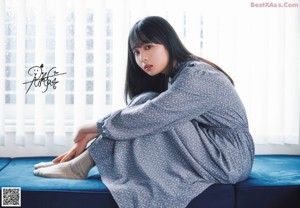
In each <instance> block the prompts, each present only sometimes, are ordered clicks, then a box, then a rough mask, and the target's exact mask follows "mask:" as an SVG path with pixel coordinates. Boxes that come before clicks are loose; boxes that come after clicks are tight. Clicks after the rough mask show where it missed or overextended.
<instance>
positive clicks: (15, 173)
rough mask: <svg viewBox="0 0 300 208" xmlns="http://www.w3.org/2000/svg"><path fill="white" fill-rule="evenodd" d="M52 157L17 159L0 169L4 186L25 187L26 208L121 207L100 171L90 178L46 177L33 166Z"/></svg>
mask: <svg viewBox="0 0 300 208" xmlns="http://www.w3.org/2000/svg"><path fill="white" fill-rule="evenodd" d="M52 159H53V158H50V157H44V158H43V157H38V158H15V159H13V160H12V161H11V162H10V163H9V165H8V166H6V167H5V168H4V169H3V170H2V171H1V172H0V186H1V187H21V191H22V199H21V200H22V201H21V203H22V207H95V205H97V206H99V207H112V208H113V207H117V205H116V203H115V201H114V200H113V198H112V196H111V194H110V193H109V191H108V189H107V188H106V186H105V185H104V184H103V183H102V182H101V179H100V177H99V174H98V171H97V170H96V169H95V168H93V169H92V170H91V171H90V173H89V178H88V179H86V180H69V179H53V178H42V177H37V176H34V175H33V165H34V164H36V163H39V162H42V161H50V160H52Z"/></svg>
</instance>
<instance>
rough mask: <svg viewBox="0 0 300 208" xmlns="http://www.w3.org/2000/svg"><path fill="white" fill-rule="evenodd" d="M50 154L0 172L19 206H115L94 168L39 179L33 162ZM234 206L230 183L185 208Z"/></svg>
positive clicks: (2, 184)
mask: <svg viewBox="0 0 300 208" xmlns="http://www.w3.org/2000/svg"><path fill="white" fill-rule="evenodd" d="M52 159H53V157H32V158H15V159H13V160H12V161H11V162H10V163H9V165H8V166H6V167H5V168H4V169H3V170H2V171H1V172H0V187H5V186H9V187H21V190H22V207H30V208H34V207H43V208H44V207H45V208H47V207H64V208H68V207H99V208H114V207H117V205H116V203H115V201H114V200H113V198H112V196H111V194H110V192H109V191H108V189H107V188H106V186H105V185H104V184H103V183H102V182H101V179H100V176H99V173H98V171H97V170H96V169H95V168H93V169H92V170H91V171H90V172H89V177H88V179H86V180H69V179H53V178H41V177H36V176H34V175H33V165H34V164H36V163H39V162H41V161H50V160H52ZM196 207H197V208H198V207H206V208H219V207H224V208H233V207H234V188H233V186H232V185H220V184H217V185H213V186H211V187H209V188H208V189H207V190H205V191H204V192H203V193H202V194H200V195H199V196H198V197H196V198H195V199H194V200H193V201H191V203H190V204H189V206H188V208H196Z"/></svg>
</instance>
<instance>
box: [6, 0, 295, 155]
mask: <svg viewBox="0 0 300 208" xmlns="http://www.w3.org/2000/svg"><path fill="white" fill-rule="evenodd" d="M279 3H280V1H279V2H278V3H277V4H278V7H274V5H273V7H267V6H264V7H263V6H260V7H259V5H256V6H253V5H252V2H241V1H234V0H231V1H226V2H223V1H215V2H207V1H197V2H196V1H194V0H187V1H184V2H171V1H167V0H165V1H161V0H160V1H158V0H145V1H138V0H126V1H124V0H113V1H105V0H101V1H97V0H56V1H51V0H22V1H18V0H0V43H2V44H0V56H1V57H2V58H0V65H1V68H0V105H1V106H2V107H0V156H34V155H57V154H60V153H61V152H62V151H65V150H67V149H68V148H69V147H70V145H72V133H73V132H74V131H76V128H77V127H78V126H79V125H81V124H83V123H85V122H91V121H93V122H95V121H96V120H97V119H100V118H101V117H103V116H105V115H106V114H108V113H110V112H111V111H114V110H116V109H119V108H122V107H124V102H123V87H124V78H125V66H126V55H127V54H126V53H127V48H126V47H127V35H128V32H129V30H130V28H131V26H132V25H133V24H134V23H135V22H136V21H137V20H139V19H141V18H143V17H145V16H147V15H160V16H162V17H165V18H166V19H168V20H169V22H170V23H171V24H172V25H173V26H174V28H175V30H176V31H177V33H178V34H179V36H180V38H181V39H182V41H183V42H184V44H185V45H186V46H187V48H188V49H189V50H191V51H192V52H193V53H195V54H197V55H200V56H203V57H204V58H207V59H209V60H211V61H213V62H215V63H216V64H218V65H219V66H221V67H222V68H223V69H224V70H225V71H226V72H228V73H229V74H230V75H231V76H232V78H233V79H234V80H235V83H236V89H237V91H238V92H239V94H240V95H241V98H242V100H243V102H244V104H245V107H246V110H247V113H248V117H249V123H250V128H251V132H252V133H253V136H254V139H255V142H256V143H257V144H281V145H284V144H293V145H298V144H299V131H300V130H299V126H300V121H299V120H300V119H299V118H300V111H299V108H300V90H299V89H300V87H299V81H300V70H299V68H300V61H299V58H298V57H300V40H299V39H300V28H299V27H300V24H299V21H300V12H299V10H300V2H299V1H295V2H290V3H286V4H285V2H284V1H282V5H283V7H279ZM157 5H159V6H157ZM195 5H199V6H197V8H196V7H195ZM42 64H43V65H42ZM41 66H43V67H41ZM31 67H35V68H34V69H39V70H43V72H49V76H50V75H54V74H53V73H54V71H56V73H57V74H61V75H57V76H50V77H49V79H50V80H52V81H53V80H54V78H56V81H58V82H57V83H56V84H55V86H53V85H48V88H47V90H46V86H45V85H43V83H42V84H41V86H39V85H38V82H37V84H36V86H34V84H33V85H32V86H31V87H30V81H31V80H32V79H33V77H34V76H32V75H33V74H32V72H33V71H31V75H30V73H29V69H30V68H31ZM41 68H42V69H41ZM53 68H54V69H53ZM51 69H52V71H51ZM51 73H52V74H51ZM26 82H29V83H27V84H23V83H26ZM29 87H30V89H29ZM27 90H28V92H27V93H26V91H27ZM45 90H46V91H45Z"/></svg>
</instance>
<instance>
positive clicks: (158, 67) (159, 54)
mask: <svg viewBox="0 0 300 208" xmlns="http://www.w3.org/2000/svg"><path fill="white" fill-rule="evenodd" d="M132 51H133V54H134V56H135V61H136V63H137V64H138V66H139V67H140V68H141V69H142V70H144V71H145V72H146V73H147V74H149V75H150V76H154V75H157V74H160V73H165V72H166V70H167V67H168V63H169V54H168V51H167V49H166V48H165V46H164V45H162V44H155V43H145V44H143V45H141V46H140V47H134V48H133V49H132Z"/></svg>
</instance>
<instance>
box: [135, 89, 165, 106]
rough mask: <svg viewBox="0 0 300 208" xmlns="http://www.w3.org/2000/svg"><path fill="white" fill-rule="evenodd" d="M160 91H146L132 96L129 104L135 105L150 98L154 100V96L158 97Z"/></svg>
mask: <svg viewBox="0 0 300 208" xmlns="http://www.w3.org/2000/svg"><path fill="white" fill-rule="evenodd" d="M158 95H159V93H157V92H144V93H142V94H139V95H137V96H135V97H134V98H132V100H131V102H130V103H129V106H135V105H140V104H143V103H145V102H146V101H148V100H152V99H153V98H155V97H157V96H158Z"/></svg>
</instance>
